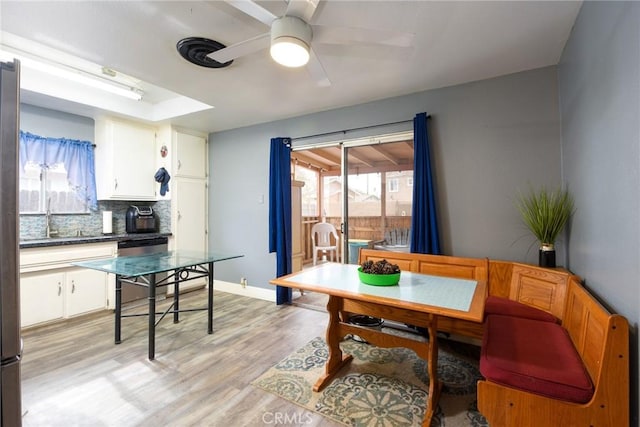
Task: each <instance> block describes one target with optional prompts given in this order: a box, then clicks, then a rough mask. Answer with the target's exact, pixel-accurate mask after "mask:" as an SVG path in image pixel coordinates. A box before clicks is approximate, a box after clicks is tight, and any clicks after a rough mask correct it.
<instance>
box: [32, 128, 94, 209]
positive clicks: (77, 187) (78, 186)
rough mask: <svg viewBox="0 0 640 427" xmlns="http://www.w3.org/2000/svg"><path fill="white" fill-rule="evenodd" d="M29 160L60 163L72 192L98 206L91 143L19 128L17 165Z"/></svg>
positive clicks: (37, 162)
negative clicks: (44, 135)
mask: <svg viewBox="0 0 640 427" xmlns="http://www.w3.org/2000/svg"><path fill="white" fill-rule="evenodd" d="M28 162H33V163H35V164H37V165H39V166H40V167H41V168H47V167H49V166H52V165H55V164H58V163H62V164H64V168H65V170H66V171H67V179H68V180H69V185H70V187H71V188H72V189H73V191H74V194H75V195H76V197H78V198H79V199H80V200H82V201H83V202H85V203H87V206H88V207H89V209H96V208H97V207H98V202H97V196H96V170H95V159H94V153H93V144H92V143H91V142H89V141H78V140H73V139H66V138H45V137H42V136H38V135H33V134H31V133H29V132H23V131H20V166H21V167H22V170H24V166H25V165H26V164H27V163H28Z"/></svg>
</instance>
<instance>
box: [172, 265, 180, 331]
mask: <svg viewBox="0 0 640 427" xmlns="http://www.w3.org/2000/svg"><path fill="white" fill-rule="evenodd" d="M179 310H180V274H179V272H178V270H176V271H175V272H174V273H173V323H178V322H179V321H180V311H179Z"/></svg>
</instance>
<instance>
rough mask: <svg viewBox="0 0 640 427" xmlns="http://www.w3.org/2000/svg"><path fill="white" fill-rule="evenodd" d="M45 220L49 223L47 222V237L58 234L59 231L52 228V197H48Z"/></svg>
mask: <svg viewBox="0 0 640 427" xmlns="http://www.w3.org/2000/svg"><path fill="white" fill-rule="evenodd" d="M45 220H46V223H47V224H46V233H47V239H48V238H49V237H52V236H57V235H58V231H54V230H52V229H51V197H49V198H48V199H47V213H46V214H45Z"/></svg>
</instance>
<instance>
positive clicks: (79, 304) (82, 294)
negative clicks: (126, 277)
mask: <svg viewBox="0 0 640 427" xmlns="http://www.w3.org/2000/svg"><path fill="white" fill-rule="evenodd" d="M65 279H66V280H65V297H66V298H65V303H66V304H65V314H66V317H71V316H76V315H78V314H83V313H88V312H91V311H96V310H102V309H104V308H105V307H106V306H107V274H106V273H103V272H101V271H96V270H89V269H84V268H81V269H73V270H70V271H68V272H67V273H66V278H65Z"/></svg>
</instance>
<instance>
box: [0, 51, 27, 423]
mask: <svg viewBox="0 0 640 427" xmlns="http://www.w3.org/2000/svg"><path fill="white" fill-rule="evenodd" d="M19 108H20V62H19V61H17V60H16V61H14V62H8V63H5V62H0V322H1V323H0V352H1V353H2V364H1V366H0V404H1V405H2V406H0V425H1V426H2V427H9V426H11V427H13V426H21V425H22V393H21V389H20V358H21V356H22V339H21V338H20V287H19V282H18V280H19V276H18V274H19V268H18V261H19V258H18V247H19V246H18V245H19V243H18V220H19V218H18V131H19V128H20V126H19V120H20V118H19V117H20V116H19Z"/></svg>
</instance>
